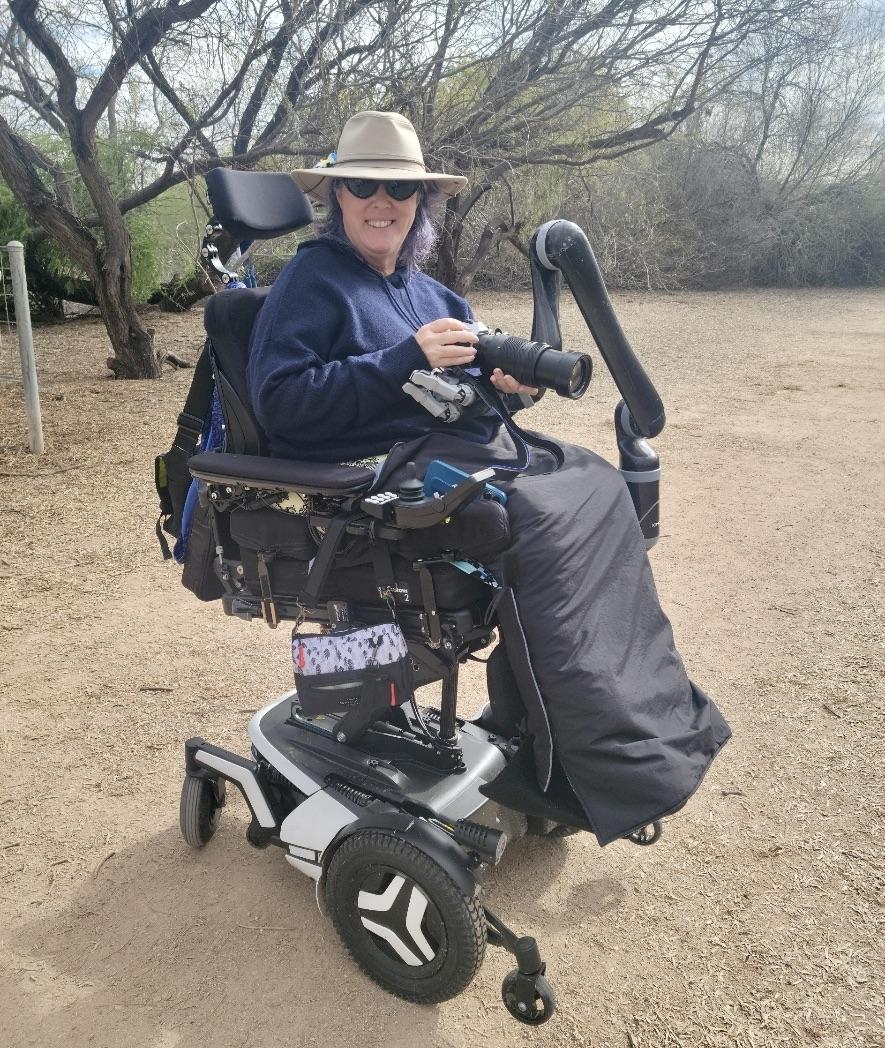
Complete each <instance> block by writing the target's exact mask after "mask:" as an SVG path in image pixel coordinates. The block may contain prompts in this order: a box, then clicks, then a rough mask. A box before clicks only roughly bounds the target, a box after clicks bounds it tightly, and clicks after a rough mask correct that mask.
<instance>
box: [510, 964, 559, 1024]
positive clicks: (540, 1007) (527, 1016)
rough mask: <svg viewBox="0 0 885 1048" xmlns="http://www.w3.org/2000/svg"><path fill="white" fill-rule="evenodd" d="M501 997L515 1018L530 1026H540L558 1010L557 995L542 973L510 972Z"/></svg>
mask: <svg viewBox="0 0 885 1048" xmlns="http://www.w3.org/2000/svg"><path fill="white" fill-rule="evenodd" d="M501 999H502V1000H503V1002H504V1006H505V1008H506V1009H507V1011H508V1012H510V1014H511V1015H512V1016H513V1018H514V1019H519V1021H520V1022H521V1023H526V1024H527V1025H528V1026H540V1025H541V1023H545V1022H547V1020H548V1019H549V1018H551V1017H552V1015H553V1013H554V1012H555V1011H556V995H555V994H554V992H553V988H552V987H551V986H550V983H549V982H547V980H546V979H545V978H544V976H543V975H541V974H540V973H539V974H537V975H523V974H522V972H520V971H519V970H518V969H516V970H514V971H512V972H510V974H509V975H507V976H506V977H505V979H504V982H503V984H502V986H501Z"/></svg>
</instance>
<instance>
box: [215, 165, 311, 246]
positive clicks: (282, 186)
mask: <svg viewBox="0 0 885 1048" xmlns="http://www.w3.org/2000/svg"><path fill="white" fill-rule="evenodd" d="M206 188H207V190H208V192H209V203H210V204H211V205H212V210H213V212H214V214H215V217H216V218H217V219H218V221H219V222H220V223H221V224H222V226H223V227H224V228H225V230H226V231H227V232H228V233H230V234H231V236H233V237H236V238H237V240H271V239H273V237H279V236H282V235H283V234H284V233H291V232H293V231H294V230H296V229H300V228H301V226H306V225H309V224H310V223H311V222H313V208H312V207H311V206H310V201H309V200H308V199H307V197H306V196H305V195H304V193H302V192H301V190H300V189H299V188H298V186H296V185H295V183H294V182H293V181H292V178H291V176H290V175H287V174H285V172H278V171H230V170H228V169H227V168H224V167H216V168H213V169H212V170H211V171H207V172H206Z"/></svg>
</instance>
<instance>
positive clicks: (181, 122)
mask: <svg viewBox="0 0 885 1048" xmlns="http://www.w3.org/2000/svg"><path fill="white" fill-rule="evenodd" d="M366 6H368V2H367V0H349V2H348V0H341V2H331V3H329V2H325V0H304V2H302V3H298V4H293V3H292V2H291V0H279V2H278V3H277V2H273V0H268V2H264V0H259V2H258V3H257V4H250V3H247V2H245V0H244V2H243V3H238V2H237V0H228V2H226V3H225V2H220V0H186V2H184V3H180V2H177V0H168V2H167V3H166V4H164V5H159V6H157V5H153V4H151V3H147V2H142V3H140V4H133V3H132V2H131V0H124V2H123V3H120V4H118V3H117V2H116V0H104V2H103V3H101V4H100V5H97V6H96V5H90V4H87V5H86V7H85V8H78V9H77V10H76V11H74V10H72V9H70V8H68V7H67V6H66V5H65V4H61V3H55V4H51V3H43V4H38V2H37V0H11V2H10V4H9V11H10V14H11V16H12V18H11V20H10V21H9V22H8V23H7V25H6V26H5V28H4V31H3V36H2V44H0V63H2V66H0V98H2V101H3V104H4V110H5V115H3V114H0V175H2V177H3V179H4V180H5V181H6V183H7V184H8V185H9V187H10V188H11V189H12V191H13V193H14V194H15V196H16V198H17V199H18V200H19V201H20V202H21V203H22V204H23V205H24V207H25V208H26V209H27V210H28V212H29V214H30V215H31V216H32V218H33V219H34V220H35V221H36V222H37V223H39V225H40V226H41V227H42V228H43V229H44V230H45V231H46V232H47V233H49V234H50V235H51V236H52V237H53V238H54V239H55V240H57V241H58V243H59V244H60V245H61V246H62V247H63V248H64V250H65V251H66V252H67V253H68V254H69V255H70V257H71V258H72V259H73V260H74V261H75V262H76V263H77V264H78V265H79V266H80V267H81V268H82V270H83V271H84V272H85V273H86V275H87V276H88V278H89V280H90V281H91V283H92V285H93V288H94V290H95V295H96V299H97V302H98V305H99V307H100V309H101V313H102V317H103V318H104V321H105V324H106V325H107V328H108V334H109V336H110V340H111V344H112V346H113V350H114V354H115V356H114V357H113V358H112V359H111V360H110V361H109V366H111V367H112V369H113V370H114V371H115V373H116V374H117V375H119V376H121V377H155V376H157V375H158V374H159V366H160V362H159V360H158V358H157V355H156V353H155V351H154V347H153V339H152V334H151V332H150V331H149V330H146V329H145V328H144V326H143V325H142V323H141V320H140V318H139V316H138V313H137V312H136V310H135V307H134V304H133V302H132V295H131V286H132V264H131V257H130V240H129V234H128V231H127V228H126V223H125V220H124V216H125V215H126V214H127V213H128V212H130V211H132V210H133V209H135V208H137V207H139V206H141V205H143V204H145V203H148V202H150V201H152V200H154V199H156V198H157V197H158V196H159V195H160V194H161V193H163V192H164V191H165V190H167V189H169V188H170V187H172V186H174V185H176V184H178V183H180V182H182V181H184V180H186V179H192V178H194V177H195V176H196V175H197V174H199V173H201V172H203V171H206V170H208V169H209V168H210V167H213V166H217V165H222V164H224V165H236V166H241V167H250V166H253V165H254V164H256V163H258V162H259V161H260V160H263V159H266V158H267V157H271V156H275V155H279V154H281V153H286V152H291V142H292V140H293V138H294V124H293V116H294V114H295V113H296V112H297V109H298V106H299V102H300V99H301V96H302V94H303V93H304V92H305V91H309V90H315V89H316V86H317V84H318V83H319V81H320V78H321V77H322V74H323V71H324V70H325V69H328V68H330V67H334V66H335V65H340V64H341V63H342V62H345V61H350V62H351V63H353V62H354V60H355V57H356V56H358V55H359V54H365V53H368V51H369V50H370V48H371V46H372V41H371V39H370V38H365V39H363V40H362V41H361V42H358V43H357V44H355V45H354V46H353V47H352V48H350V49H349V51H348V49H343V48H340V47H338V48H337V49H336V50H335V52H334V53H333V55H332V57H331V58H329V59H326V57H325V50H326V49H327V48H329V47H330V45H331V41H332V39H333V38H334V37H336V35H337V34H339V33H340V32H341V31H342V29H343V27H344V26H346V24H347V23H348V21H349V20H350V19H352V18H354V17H355V16H356V15H357V14H358V13H359V12H360V10H361V9H362V8H364V7H366ZM286 57H288V59H289V60H290V64H289V67H288V74H287V77H285V78H283V79H282V80H281V79H280V77H279V74H280V70H281V68H282V66H283V62H284V58H286ZM173 81H175V82H174V83H173ZM124 86H126V87H127V88H130V89H132V90H133V91H134V92H136V93H137V91H138V89H141V91H142V94H143V95H144V94H149V96H150V99H151V102H150V104H151V106H152V108H153V110H154V112H153V116H154V118H155V127H154V130H153V135H152V137H153V140H154V144H153V146H152V147H151V148H150V149H147V150H144V151H143V155H142V157H141V159H142V160H143V167H142V179H141V181H142V184H141V185H140V186H138V187H137V188H134V189H133V190H132V191H131V192H129V193H127V194H125V195H123V196H122V197H121V196H118V195H115V193H114V192H113V189H112V186H111V182H110V180H109V178H108V175H107V173H106V172H105V170H104V169H103V167H102V163H101V156H100V148H99V147H100V138H101V137H102V135H105V136H108V135H110V136H113V135H116V134H117V131H118V127H119V120H120V114H119V106H118V102H117V100H118V96H119V94H120V92H121V90H122V89H123V88H124ZM145 110H146V107H145V101H144V98H141V99H140V100H138V101H136V102H134V103H133V114H132V119H133V120H134V122H135V123H136V126H137V125H138V124H141V125H142V126H143V124H144V123H145V121H146V120H147V119H148V117H147V114H146V111H145ZM259 121H261V122H260V123H259ZM41 135H44V136H45V135H50V136H55V137H56V138H57V139H61V140H63V141H64V142H65V143H66V144H67V145H68V146H69V148H70V152H71V155H72V157H73V162H74V165H75V171H70V170H66V169H65V167H64V166H63V164H61V163H59V162H58V161H57V160H56V159H55V158H54V156H53V155H52V152H51V151H47V150H45V149H41V148H40V145H39V141H40V136H41ZM74 179H76V180H78V182H79V186H78V187H76V188H84V189H85V191H86V194H85V195H86V201H87V205H86V207H85V208H84V207H83V206H82V205H79V206H78V199H79V198H78V194H77V193H76V192H75V191H74V190H75V187H74V186H73V184H72V183H73V180H74ZM82 195H83V194H82V193H81V194H79V197H82Z"/></svg>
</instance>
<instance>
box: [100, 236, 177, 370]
mask: <svg viewBox="0 0 885 1048" xmlns="http://www.w3.org/2000/svg"><path fill="white" fill-rule="evenodd" d="M115 239H116V238H115ZM128 241H129V238H128V236H126V238H125V254H124V253H123V252H122V251H120V250H119V248H118V249H117V250H116V251H110V250H108V249H107V248H103V249H100V250H99V252H98V254H99V258H98V259H97V260H96V262H97V264H96V265H95V266H94V267H93V271H92V272H91V273H90V276H91V277H92V283H93V286H94V288H95V297H96V299H97V301H98V307H99V309H100V310H101V316H102V320H104V323H105V327H106V328H107V331H108V337H109V338H110V340H111V345H112V346H113V349H114V356H113V357H109V358H108V367H109V368H110V369H111V371H113V373H114V376H115V377H116V378H159V377H160V361H159V358H158V357H157V353H156V351H155V349H154V332H153V329H152V328H145V327H143V326H142V323H141V318H140V317H139V315H138V313H137V312H136V310H135V306H134V304H133V302H132V274H131V262H130V258H129V242H128ZM117 242H118V243H119V240H117Z"/></svg>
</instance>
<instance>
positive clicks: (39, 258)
mask: <svg viewBox="0 0 885 1048" xmlns="http://www.w3.org/2000/svg"><path fill="white" fill-rule="evenodd" d="M35 144H36V145H38V146H39V148H40V149H41V150H42V151H43V152H44V153H45V154H46V155H47V156H49V157H50V158H51V159H52V161H53V162H54V163H55V164H57V165H58V167H59V168H60V169H61V170H62V171H64V172H65V173H66V174H67V175H68V177H69V185H70V189H71V195H72V198H73V205H74V211H75V213H76V214H78V215H81V216H86V215H88V214H90V213H91V210H92V207H91V202H90V200H89V195H88V193H87V191H86V188H85V186H84V184H83V181H82V179H81V178H79V176H78V174H77V169H76V165H75V164H74V160H73V154H72V153H71V151H70V147H69V145H68V143H67V142H66V141H63V140H61V139H59V138H56V137H51V136H47V135H41V136H36V137H35ZM148 145H149V136H147V135H146V134H144V133H142V132H129V133H127V134H125V135H121V136H120V137H118V138H117V139H115V140H104V141H100V142H99V144H98V152H99V156H100V159H101V165H102V170H103V171H104V172H105V174H106V175H107V176H108V179H109V181H110V183H111V186H112V188H113V191H114V193H115V195H118V196H125V195H126V194H127V193H130V192H131V191H132V190H133V189H134V187H135V185H136V179H137V176H138V166H137V163H136V153H135V151H136V150H137V149H139V148H146V147H147V146H148ZM157 226H158V203H156V202H155V203H152V204H149V205H147V206H145V207H142V208H139V209H138V210H137V211H133V212H130V213H129V214H128V215H127V216H126V228H127V229H128V231H129V236H130V238H131V253H132V295H133V298H134V299H135V301H136V302H144V301H146V300H147V299H148V297H149V296H150V294H151V293H152V292H153V291H154V290H155V289H156V288H157V287H158V286H159V284H160V281H161V279H162V253H161V244H160V242H159V241H158V238H157V235H156V233H157ZM95 234H96V235H97V236H98V237H99V238H100V237H101V230H100V229H96V230H95ZM9 240H21V241H22V242H23V243H24V244H25V249H26V252H27V255H28V264H29V267H31V268H32V269H34V270H38V271H43V272H45V273H46V274H47V275H49V276H50V277H52V278H54V279H55V280H56V281H58V282H60V283H61V284H62V285H63V286H64V285H68V286H72V285H73V283H74V282H81V281H85V280H86V279H87V277H86V273H84V272H83V270H82V269H81V267H80V266H79V265H77V263H75V262H74V261H73V259H71V258H70V256H69V255H67V254H66V253H65V251H64V250H63V249H62V247H61V245H59V244H58V243H57V242H56V241H54V240H52V239H51V238H50V237H48V236H47V235H46V234H44V233H43V231H42V230H40V229H38V228H37V227H36V226H35V225H34V224H33V223H32V222H31V220H30V218H29V216H28V213H27V212H26V211H25V209H24V208H23V207H21V205H20V204H19V203H18V202H17V201H16V199H15V198H14V196H13V195H12V192H11V191H10V189H9V188H8V187H7V186H6V185H5V184H4V183H3V182H2V181H0V243H4V244H5V243H7V242H8V241H9Z"/></svg>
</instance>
